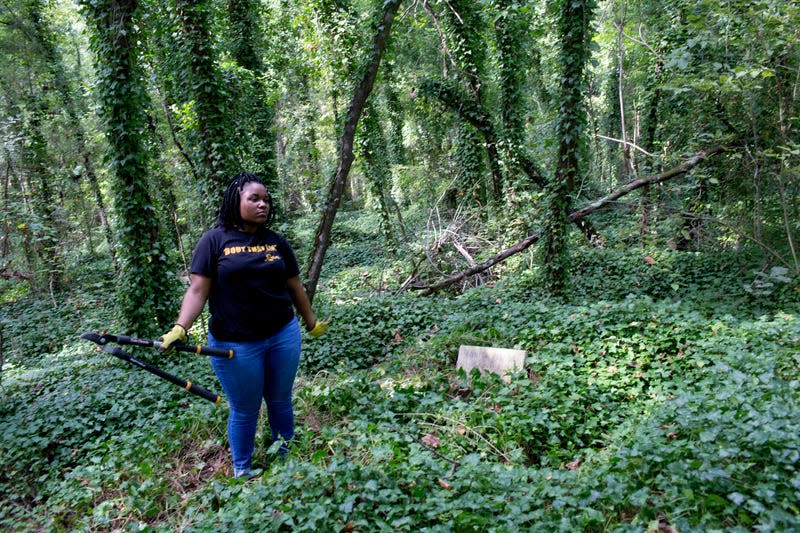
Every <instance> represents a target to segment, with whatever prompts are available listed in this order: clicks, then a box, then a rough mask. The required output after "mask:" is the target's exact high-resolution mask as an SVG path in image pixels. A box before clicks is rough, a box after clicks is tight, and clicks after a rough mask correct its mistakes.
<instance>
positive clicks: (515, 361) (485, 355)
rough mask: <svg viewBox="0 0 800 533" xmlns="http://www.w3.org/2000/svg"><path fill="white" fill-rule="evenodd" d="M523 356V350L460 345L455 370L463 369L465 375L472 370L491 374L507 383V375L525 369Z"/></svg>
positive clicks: (508, 377)
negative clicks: (475, 369)
mask: <svg viewBox="0 0 800 533" xmlns="http://www.w3.org/2000/svg"><path fill="white" fill-rule="evenodd" d="M525 355H526V354H525V350H514V349H511V348H494V347H490V346H466V345H462V346H460V347H459V348H458V359H457V360H456V368H463V369H464V372H466V373H467V374H469V373H470V371H471V370H472V369H473V368H477V369H479V370H480V371H481V372H493V373H495V374H497V375H499V376H500V377H502V378H503V381H505V382H506V383H508V382H509V381H511V377H510V376H509V373H513V372H516V371H519V370H522V369H523V368H525Z"/></svg>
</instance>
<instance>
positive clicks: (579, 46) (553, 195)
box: [544, 0, 595, 295]
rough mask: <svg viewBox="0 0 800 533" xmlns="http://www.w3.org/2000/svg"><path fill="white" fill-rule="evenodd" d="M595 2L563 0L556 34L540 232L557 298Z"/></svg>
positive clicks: (576, 172) (563, 282)
mask: <svg viewBox="0 0 800 533" xmlns="http://www.w3.org/2000/svg"><path fill="white" fill-rule="evenodd" d="M594 8H595V4H594V0H565V1H564V2H563V4H562V8H561V10H562V12H561V17H560V20H559V26H560V31H561V54H560V57H561V63H562V65H564V72H563V73H562V77H561V108H560V112H559V116H558V122H557V128H556V131H557V135H558V142H559V146H558V157H557V159H556V161H557V163H556V164H557V166H556V172H555V176H554V177H553V181H552V183H550V184H548V187H547V189H548V193H549V194H548V196H549V202H548V203H549V209H548V211H549V213H548V216H547V219H546V220H545V230H544V240H545V242H544V272H545V278H546V285H547V287H548V288H549V290H550V291H551V292H552V293H553V294H556V295H560V294H563V293H564V292H565V290H566V288H567V285H568V284H569V267H568V264H567V261H568V257H567V229H568V228H567V216H566V213H567V212H568V211H569V209H570V202H571V198H570V195H571V194H572V191H573V190H574V188H575V182H576V181H577V179H578V178H579V177H580V172H581V170H580V168H579V164H580V157H579V155H580V147H581V143H582V138H583V129H584V124H585V117H584V109H583V98H584V92H585V89H584V70H585V67H586V64H587V62H588V60H589V40H590V35H591V21H592V18H593V11H594Z"/></svg>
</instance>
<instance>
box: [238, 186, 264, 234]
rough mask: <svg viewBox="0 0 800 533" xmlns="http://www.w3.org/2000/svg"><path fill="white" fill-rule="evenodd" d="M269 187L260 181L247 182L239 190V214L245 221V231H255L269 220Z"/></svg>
mask: <svg viewBox="0 0 800 533" xmlns="http://www.w3.org/2000/svg"><path fill="white" fill-rule="evenodd" d="M267 198H268V196H267V189H266V188H265V187H264V186H263V185H261V184H260V183H257V182H254V181H251V182H250V183H245V185H244V187H243V188H242V190H241V191H239V214H240V215H241V216H242V221H243V222H244V226H245V227H244V228H242V230H244V231H255V230H256V228H257V227H258V226H261V225H263V224H264V223H265V222H266V221H267V216H268V215H269V202H268V200H267Z"/></svg>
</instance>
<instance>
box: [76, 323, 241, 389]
mask: <svg viewBox="0 0 800 533" xmlns="http://www.w3.org/2000/svg"><path fill="white" fill-rule="evenodd" d="M81 338H82V339H86V340H88V341H92V342H94V343H95V344H99V345H100V346H102V347H103V351H104V352H106V353H110V354H111V355H113V356H114V357H117V358H119V359H122V360H123V361H126V362H128V363H130V364H132V365H134V366H138V367H139V368H142V369H144V370H147V371H148V372H150V373H151V374H155V375H156V376H158V377H160V378H161V379H165V380H167V381H169V382H170V383H174V384H175V385H177V386H179V387H181V388H183V389H186V390H187V391H189V392H191V393H192V394H194V395H196V396H200V397H201V398H204V399H206V400H208V401H209V402H212V403H219V402H220V399H221V398H220V396H219V394H215V393H213V392H211V391H209V390H207V389H204V388H203V387H201V386H199V385H195V384H194V383H192V382H191V381H188V380H185V379H183V378H179V377H178V376H175V375H173V374H170V373H169V372H165V371H164V370H161V369H160V368H158V367H157V366H155V365H151V364H150V363H146V362H144V361H142V360H141V359H138V358H136V357H134V356H132V355H130V354H129V353H127V352H125V351H123V350H122V349H120V348H116V347H114V346H110V345H109V344H108V343H110V342H113V343H117V344H130V345H134V346H145V347H154V348H159V347H160V346H161V345H160V343H159V342H158V341H153V340H148V339H137V338H132V337H126V336H121V335H109V334H100V333H93V332H87V333H84V334H83V335H81ZM174 348H175V349H176V350H179V351H183V352H191V353H197V354H202V355H213V356H217V357H227V358H228V359H230V358H231V357H233V351H232V350H218V349H216V348H210V347H208V346H200V345H198V346H189V345H186V344H180V345H174Z"/></svg>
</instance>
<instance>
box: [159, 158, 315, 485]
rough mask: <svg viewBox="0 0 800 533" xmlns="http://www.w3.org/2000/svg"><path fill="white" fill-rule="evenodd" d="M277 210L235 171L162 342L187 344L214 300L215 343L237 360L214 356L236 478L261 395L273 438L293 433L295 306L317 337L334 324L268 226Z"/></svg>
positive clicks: (246, 471)
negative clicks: (322, 315)
mask: <svg viewBox="0 0 800 533" xmlns="http://www.w3.org/2000/svg"><path fill="white" fill-rule="evenodd" d="M272 214H273V210H272V199H271V197H270V195H269V193H268V192H267V189H266V187H265V186H264V184H263V183H262V182H261V181H260V180H259V179H258V177H257V176H256V175H254V174H249V173H241V174H237V175H236V176H234V178H233V179H232V180H231V182H230V183H229V184H228V188H227V189H226V191H225V196H224V197H223V199H222V206H221V207H220V211H219V217H218V219H217V225H216V226H215V227H214V228H212V229H211V230H209V231H207V232H206V233H204V234H203V236H202V237H200V240H199V241H198V243H197V247H196V248H195V251H194V256H193V257H192V268H191V282H190V285H189V288H188V289H187V291H186V294H185V295H184V297H183V303H182V304H181V310H180V314H179V315H178V321H177V322H176V324H175V326H174V327H173V328H172V330H171V331H169V332H168V333H166V334H165V335H164V336H163V342H162V348H163V349H169V347H170V346H171V345H172V344H173V343H174V342H176V341H182V342H186V340H187V334H186V332H187V331H188V330H189V328H191V327H192V324H193V323H194V321H195V319H196V318H197V317H198V316H199V315H200V313H201V312H202V310H203V306H204V305H205V302H206V300H208V305H209V311H210V313H211V321H210V327H209V329H210V331H209V334H208V344H209V346H212V347H215V348H223V349H232V350H233V351H234V357H233V358H232V359H224V358H216V357H215V358H211V363H212V366H213V368H214V372H215V373H216V375H217V378H218V379H219V381H220V384H221V385H222V388H223V390H224V391H225V395H226V396H227V397H228V403H229V405H230V414H229V415H228V439H229V441H230V447H231V455H232V456H233V475H234V477H250V476H251V475H252V472H251V458H252V455H253V449H254V447H255V435H256V423H257V421H258V413H259V410H260V408H261V399H262V398H264V400H266V403H267V416H268V417H269V426H270V430H271V432H272V439H273V440H277V439H279V438H282V439H283V440H284V441H287V442H288V441H290V440H291V439H292V437H293V436H294V413H293V410H292V385H293V384H294V378H295V374H296V373H297V367H298V363H299V361H300V326H299V324H298V321H297V318H296V317H295V315H294V312H293V310H292V305H294V308H295V309H297V312H298V314H299V315H300V316H301V317H302V318H303V321H304V322H305V325H306V330H308V332H309V334H310V335H311V336H313V337H318V336H319V335H322V334H323V333H324V332H325V330H326V329H327V327H328V326H327V321H322V322H319V321H317V317H316V315H315V314H314V311H313V310H312V309H311V302H310V301H309V299H308V295H307V294H306V291H305V289H304V288H303V285H302V283H300V277H299V267H298V265H297V260H296V259H295V256H294V252H293V251H292V249H291V247H290V246H289V244H288V243H287V242H286V240H285V239H284V238H283V237H282V236H280V235H278V234H277V233H275V232H274V231H272V230H270V229H268V228H267V225H268V223H269V222H270V220H271V219H272ZM283 451H284V452H285V451H286V448H285V445H284V448H283Z"/></svg>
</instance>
